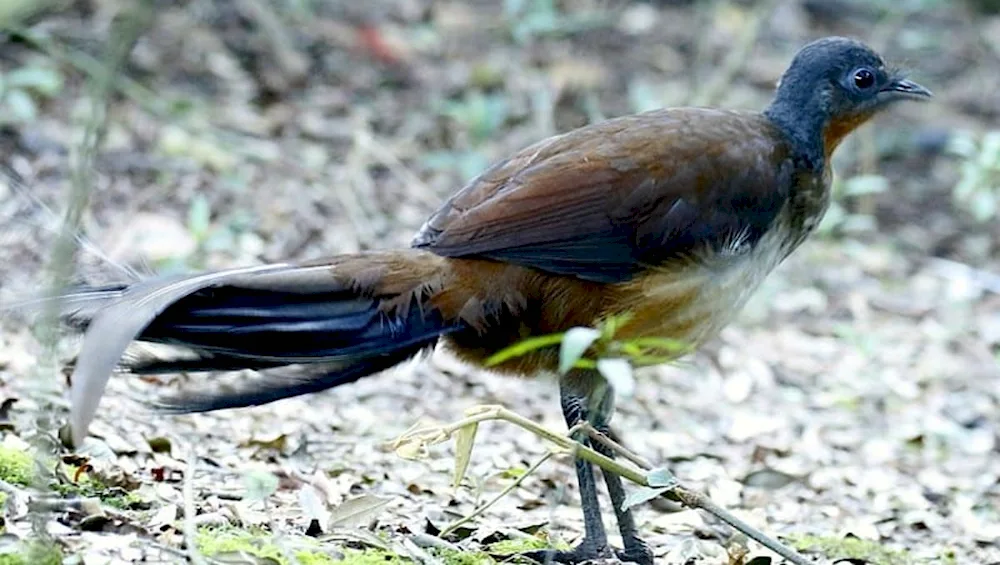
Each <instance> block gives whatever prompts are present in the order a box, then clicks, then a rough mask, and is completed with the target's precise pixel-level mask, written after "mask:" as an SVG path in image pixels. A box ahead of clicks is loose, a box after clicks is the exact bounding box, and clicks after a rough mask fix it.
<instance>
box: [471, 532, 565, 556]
mask: <svg viewBox="0 0 1000 565" xmlns="http://www.w3.org/2000/svg"><path fill="white" fill-rule="evenodd" d="M557 545H559V544H557ZM537 549H569V547H568V546H567V547H558V546H557V547H553V545H552V543H551V542H550V541H549V539H548V537H546V536H543V535H535V536H530V537H525V538H521V539H507V540H502V541H498V542H496V543H493V544H490V546H489V548H487V551H489V552H490V553H493V554H496V555H513V554H515V553H524V552H526V551H534V550H537Z"/></svg>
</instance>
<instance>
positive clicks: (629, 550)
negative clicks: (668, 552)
mask: <svg viewBox="0 0 1000 565" xmlns="http://www.w3.org/2000/svg"><path fill="white" fill-rule="evenodd" d="M614 551H615V556H616V557H618V559H619V560H620V561H624V562H626V563H638V564H639V565H653V549H652V548H651V547H649V544H647V543H646V542H644V541H642V540H641V539H638V538H636V539H633V540H632V544H631V545H630V546H629V547H626V548H625V549H615V550H614Z"/></svg>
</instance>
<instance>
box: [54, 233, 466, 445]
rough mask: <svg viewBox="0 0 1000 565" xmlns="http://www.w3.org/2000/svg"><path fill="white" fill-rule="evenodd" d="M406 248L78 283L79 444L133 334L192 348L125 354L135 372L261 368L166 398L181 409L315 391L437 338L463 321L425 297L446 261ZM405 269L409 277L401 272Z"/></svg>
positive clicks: (74, 312) (75, 415) (70, 312)
mask: <svg viewBox="0 0 1000 565" xmlns="http://www.w3.org/2000/svg"><path fill="white" fill-rule="evenodd" d="M409 253H411V255H402V254H401V252H395V254H391V255H390V254H381V255H379V254H371V255H367V256H366V255H353V256H343V257H341V258H334V259H333V260H331V261H328V262H324V263H322V264H312V265H305V266H297V265H284V264H282V265H267V266H261V267H252V268H245V269H233V270H228V271H221V272H216V273H209V274H203V275H195V276H188V277H174V278H168V279H155V280H149V281H142V282H138V283H134V284H132V285H128V286H116V287H102V288H91V289H76V290H75V291H74V292H73V293H72V297H73V299H71V300H70V301H68V302H67V304H66V310H65V319H66V320H67V322H68V323H69V324H71V325H72V326H74V327H77V328H80V329H85V330H86V334H85V337H84V343H83V347H82V349H81V352H80V355H79V357H78V359H77V362H76V366H75V368H74V372H73V375H72V377H71V378H72V381H71V382H72V394H71V397H72V419H71V424H72V430H73V440H74V443H76V444H79V442H80V441H82V439H83V437H84V435H85V434H86V429H87V426H88V425H89V423H90V421H91V420H92V419H93V416H94V413H95V412H96V409H97V405H98V403H99V401H100V398H101V396H102V395H103V391H104V388H105V386H106V384H107V381H108V378H109V377H110V375H111V373H112V372H113V371H114V369H115V367H116V366H119V363H120V361H121V359H122V356H123V354H124V353H125V350H126V349H127V348H128V346H129V344H130V343H132V342H133V341H136V340H138V341H144V342H152V343H160V344H167V345H170V346H174V347H175V348H176V347H179V348H181V350H182V351H184V352H185V353H186V355H184V356H183V357H178V358H152V359H151V358H149V357H148V356H147V357H145V358H142V357H140V358H137V359H132V360H128V361H126V362H124V363H123V364H122V366H123V367H124V368H126V369H128V370H130V371H132V372H137V373H162V372H176V371H215V370H234V369H255V370H258V371H261V374H260V375H258V376H257V377H256V378H252V379H249V380H248V381H247V382H245V383H244V384H241V385H240V386H239V387H238V388H236V389H234V390H229V391H220V392H212V393H189V394H184V395H181V396H177V397H174V398H169V399H166V400H165V401H163V402H161V403H160V406H161V407H162V408H165V409H166V410H169V411H172V412H203V411H208V410H217V409H222V408H235V407H242V406H253V405H259V404H265V403H268V402H273V401H275V400H279V399H282V398H289V397H292V396H297V395H301V394H306V393H310V392H317V391H320V390H324V389H327V388H332V387H335V386H339V385H341V384H345V383H349V382H353V381H356V380H358V379H360V378H363V377H365V376H367V375H370V374H373V373H377V372H380V371H382V370H385V369H388V368H389V367H392V366H394V365H397V364H399V363H401V362H403V361H405V360H406V359H408V358H410V357H413V356H414V355H417V354H418V353H420V352H421V351H422V350H426V349H428V348H430V347H432V346H433V345H434V344H435V343H436V341H437V339H438V337H439V336H441V335H443V334H447V333H450V332H453V331H456V330H459V329H461V328H462V326H461V324H460V322H457V321H448V320H445V319H444V318H443V317H442V315H441V314H440V313H439V312H438V311H436V310H435V309H433V308H431V307H430V306H429V305H428V304H427V303H426V302H427V301H426V296H425V294H426V292H425V291H426V289H427V288H429V287H431V286H433V284H434V283H433V282H430V281H428V280H426V279H428V278H435V277H440V273H438V272H437V271H438V270H439V267H440V264H439V263H436V262H435V263H434V264H432V265H430V266H428V265H417V264H409V265H408V264H406V263H407V262H409V263H414V262H417V261H419V260H420V259H421V258H422V257H423V255H422V252H417V251H413V252H409ZM425 262H426V261H425ZM397 263H403V264H397ZM401 273H406V276H407V277H409V279H412V282H410V281H408V280H401V277H400V274H401ZM390 278H391V280H389V279H390ZM422 279H423V280H422ZM289 366H291V367H289Z"/></svg>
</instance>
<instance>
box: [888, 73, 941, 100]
mask: <svg viewBox="0 0 1000 565" xmlns="http://www.w3.org/2000/svg"><path fill="white" fill-rule="evenodd" d="M881 94H882V95H883V96H884V97H885V98H886V100H907V99H909V100H926V99H928V98H931V97H932V96H934V95H933V94H931V91H930V90H927V89H926V88H924V87H922V86H920V85H919V84H917V83H915V82H913V81H912V80H909V79H905V78H897V79H894V80H893V81H892V82H890V83H889V84H887V85H885V86H884V87H883V88H882V90H881Z"/></svg>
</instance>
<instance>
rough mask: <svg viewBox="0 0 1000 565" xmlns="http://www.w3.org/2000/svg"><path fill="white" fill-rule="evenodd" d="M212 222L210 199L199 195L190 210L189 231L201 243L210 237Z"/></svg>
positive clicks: (192, 202)
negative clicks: (209, 231) (206, 237)
mask: <svg viewBox="0 0 1000 565" xmlns="http://www.w3.org/2000/svg"><path fill="white" fill-rule="evenodd" d="M211 222H212V209H211V207H210V206H209V204H208V199H207V198H205V196H204V195H202V194H197V195H195V197H194V200H192V201H191V207H190V208H188V230H190V231H191V234H192V235H194V237H195V239H197V240H199V241H201V240H204V239H205V236H206V235H208V228H209V226H210V225H211Z"/></svg>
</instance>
